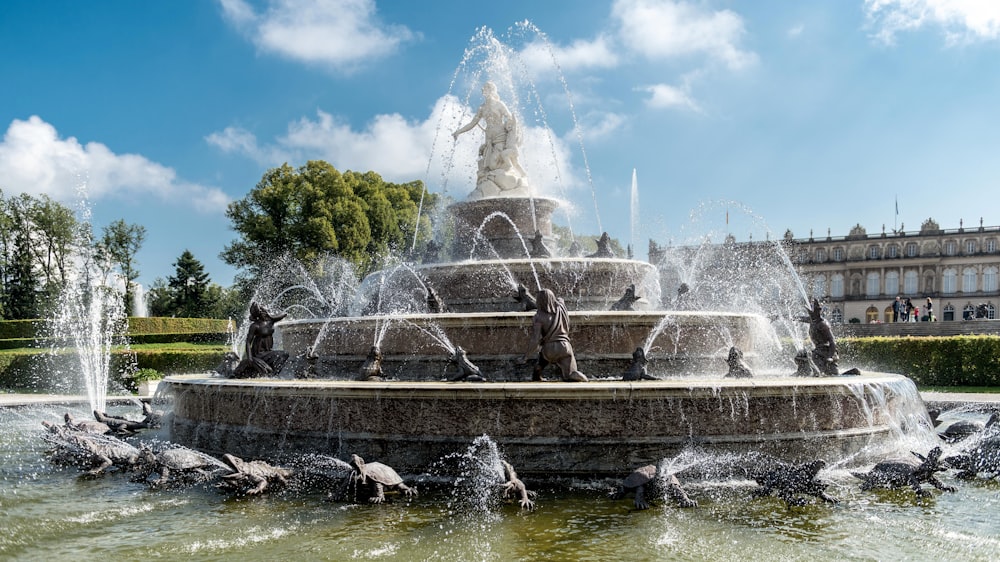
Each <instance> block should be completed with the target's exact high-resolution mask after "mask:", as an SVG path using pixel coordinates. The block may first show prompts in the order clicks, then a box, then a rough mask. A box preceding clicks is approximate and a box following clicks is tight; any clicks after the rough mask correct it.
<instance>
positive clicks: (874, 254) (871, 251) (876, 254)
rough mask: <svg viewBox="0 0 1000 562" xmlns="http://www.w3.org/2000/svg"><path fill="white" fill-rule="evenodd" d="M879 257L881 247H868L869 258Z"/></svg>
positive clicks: (875, 258)
mask: <svg viewBox="0 0 1000 562" xmlns="http://www.w3.org/2000/svg"><path fill="white" fill-rule="evenodd" d="M878 257H879V247H878V246H872V247H870V248H868V258H869V259H873V260H877V259H878Z"/></svg>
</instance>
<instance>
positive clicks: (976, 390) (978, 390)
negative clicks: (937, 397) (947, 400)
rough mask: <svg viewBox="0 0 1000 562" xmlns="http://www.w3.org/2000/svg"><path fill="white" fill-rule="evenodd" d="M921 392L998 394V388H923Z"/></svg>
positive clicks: (920, 389)
mask: <svg viewBox="0 0 1000 562" xmlns="http://www.w3.org/2000/svg"><path fill="white" fill-rule="evenodd" d="M917 389H918V390H919V391H920V392H969V393H973V394H998V393H1000V387H997V386H921V387H918V388H917Z"/></svg>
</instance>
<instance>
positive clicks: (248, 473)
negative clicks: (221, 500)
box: [219, 453, 293, 496]
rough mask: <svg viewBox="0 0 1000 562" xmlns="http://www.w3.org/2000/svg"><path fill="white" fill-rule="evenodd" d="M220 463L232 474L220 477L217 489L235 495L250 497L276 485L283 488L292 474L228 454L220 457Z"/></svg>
mask: <svg viewBox="0 0 1000 562" xmlns="http://www.w3.org/2000/svg"><path fill="white" fill-rule="evenodd" d="M222 461H223V462H224V463H226V466H227V468H229V470H231V471H232V472H230V473H229V474H224V475H222V479H221V480H220V481H219V487H220V488H222V489H225V490H230V491H233V492H236V493H237V494H243V495H248V496H252V495H255V494H260V493H261V492H263V491H265V490H267V489H268V488H270V487H271V486H274V485H276V484H277V485H279V486H284V485H286V484H287V483H288V479H289V478H290V477H291V476H292V474H293V472H292V471H291V470H289V469H287V468H283V467H280V466H273V465H270V464H268V463H266V462H264V461H260V460H255V461H245V460H243V459H241V458H240V457H237V456H235V455H230V454H229V453H226V454H225V455H222Z"/></svg>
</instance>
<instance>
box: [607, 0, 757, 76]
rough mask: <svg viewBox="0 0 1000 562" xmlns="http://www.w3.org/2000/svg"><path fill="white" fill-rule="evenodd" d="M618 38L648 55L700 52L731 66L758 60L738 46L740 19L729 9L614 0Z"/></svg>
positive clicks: (741, 30) (661, 1) (657, 0)
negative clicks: (714, 9)
mask: <svg viewBox="0 0 1000 562" xmlns="http://www.w3.org/2000/svg"><path fill="white" fill-rule="evenodd" d="M611 14H612V16H613V17H614V18H615V19H616V20H618V23H619V27H620V29H619V38H620V39H621V41H622V42H623V43H624V44H625V45H626V46H627V47H628V48H629V49H631V50H633V51H635V52H637V53H640V54H642V55H644V56H646V57H648V58H651V59H662V58H674V57H682V56H693V55H703V56H708V57H710V58H711V59H714V60H718V61H721V62H722V63H724V64H725V65H727V66H728V67H729V68H731V69H739V68H744V67H746V66H749V65H752V64H755V63H756V62H757V55H756V54H755V53H753V52H750V51H745V50H743V49H741V48H740V46H739V43H740V40H741V38H742V37H743V35H744V33H745V30H744V27H743V19H742V18H741V17H740V16H739V15H738V14H736V13H735V12H732V11H730V10H720V11H714V12H713V11H710V10H708V9H706V8H703V7H702V6H700V5H697V4H690V3H687V2H673V1H669V0H667V1H665V0H616V2H615V4H614V6H613V7H612V10H611Z"/></svg>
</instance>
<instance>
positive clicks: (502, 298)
mask: <svg viewBox="0 0 1000 562" xmlns="http://www.w3.org/2000/svg"><path fill="white" fill-rule="evenodd" d="M558 206H559V203H558V201H556V200H554V199H547V198H533V197H489V198H481V199H471V200H467V201H462V202H459V203H455V204H454V205H452V206H451V207H449V211H450V212H451V214H452V217H453V218H454V221H455V243H454V255H455V256H467V257H468V259H463V260H461V261H458V262H455V263H429V264H424V265H422V266H419V267H417V268H416V271H417V272H418V273H419V274H420V275H421V277H423V278H424V279H425V280H426V281H427V284H428V285H429V286H430V287H431V288H433V289H434V290H435V291H436V292H437V295H438V297H439V298H440V299H441V300H442V301H444V304H445V306H446V307H447V309H448V310H450V311H452V312H506V311H516V310H523V306H522V305H519V304H518V303H517V302H515V301H514V300H513V299H512V298H511V295H512V294H513V293H514V292H516V290H517V286H518V285H524V286H525V287H526V288H527V289H528V291H529V292H530V293H531V294H534V293H535V291H537V290H538V289H539V288H547V289H551V290H552V291H553V292H555V293H556V294H557V295H559V296H560V297H562V298H563V299H564V300H565V301H566V305H567V307H568V308H569V309H570V310H608V308H610V307H611V305H613V304H614V303H615V302H616V301H618V299H620V298H621V297H622V295H623V294H624V292H625V290H626V288H628V287H629V286H630V285H634V286H635V289H636V294H637V295H638V296H640V297H642V299H641V300H639V301H638V302H636V303H635V304H634V305H633V306H634V308H637V309H644V308H650V307H655V306H656V305H657V304H658V303H659V299H660V290H659V281H658V277H657V273H656V268H655V267H654V266H653V265H651V264H649V263H646V262H642V261H637V260H631V259H622V258H616V257H614V256H609V255H607V254H604V255H600V256H598V255H591V256H566V257H560V256H556V255H553V253H554V252H553V250H550V248H555V247H556V242H557V241H556V238H555V236H554V235H553V231H552V213H553V212H554V211H555V210H556V209H557V208H558Z"/></svg>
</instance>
